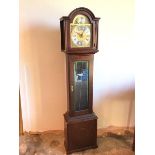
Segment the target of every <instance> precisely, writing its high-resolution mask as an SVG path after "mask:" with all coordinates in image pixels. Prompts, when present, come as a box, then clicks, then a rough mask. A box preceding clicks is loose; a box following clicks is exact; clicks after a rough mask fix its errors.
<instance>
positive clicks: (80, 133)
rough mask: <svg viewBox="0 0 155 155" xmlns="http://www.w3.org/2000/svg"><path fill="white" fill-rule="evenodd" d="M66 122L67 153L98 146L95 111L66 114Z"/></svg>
mask: <svg viewBox="0 0 155 155" xmlns="http://www.w3.org/2000/svg"><path fill="white" fill-rule="evenodd" d="M64 123H65V129H64V134H65V142H64V143H65V148H66V152H67V154H69V153H73V152H78V151H82V150H86V149H90V148H97V116H96V115H95V114H94V113H92V114H86V115H81V116H74V117H69V116H68V114H65V115H64Z"/></svg>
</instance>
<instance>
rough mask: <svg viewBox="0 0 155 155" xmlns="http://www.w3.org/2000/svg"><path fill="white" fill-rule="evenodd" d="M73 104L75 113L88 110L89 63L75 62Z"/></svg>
mask: <svg viewBox="0 0 155 155" xmlns="http://www.w3.org/2000/svg"><path fill="white" fill-rule="evenodd" d="M72 103H73V104H72V105H73V110H74V111H80V110H85V109H88V61H75V62H74V84H73V89H72Z"/></svg>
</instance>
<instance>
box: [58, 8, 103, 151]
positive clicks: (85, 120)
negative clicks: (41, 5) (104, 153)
mask: <svg viewBox="0 0 155 155" xmlns="http://www.w3.org/2000/svg"><path fill="white" fill-rule="evenodd" d="M99 19H100V18H96V17H95V16H94V14H93V13H92V12H91V11H90V10H89V9H87V8H84V7H80V8H77V9H75V10H73V11H72V12H71V13H70V14H69V16H63V17H62V18H61V19H60V29H61V50H62V51H63V52H64V53H65V55H66V76H67V112H66V113H65V114H64V138H65V141H64V145H65V148H66V152H67V153H73V152H76V151H82V150H86V149H90V148H96V147H97V116H96V115H95V113H94V112H93V108H92V106H93V60H94V54H95V53H96V52H98V23H99Z"/></svg>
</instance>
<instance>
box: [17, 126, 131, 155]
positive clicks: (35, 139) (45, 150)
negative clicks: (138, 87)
mask: <svg viewBox="0 0 155 155" xmlns="http://www.w3.org/2000/svg"><path fill="white" fill-rule="evenodd" d="M97 141H98V148H97V149H90V150H85V151H82V152H77V153H73V154H72V155H134V152H133V151H132V144H133V129H129V130H126V129H125V128H116V127H115V128H114V127H110V128H107V129H100V130H98V139H97ZM63 144H64V137H63V131H49V132H44V133H37V134H36V133H35V134H34V133H25V134H24V135H22V136H20V146H19V152H20V155H65V154H66V153H65V148H64V145H63Z"/></svg>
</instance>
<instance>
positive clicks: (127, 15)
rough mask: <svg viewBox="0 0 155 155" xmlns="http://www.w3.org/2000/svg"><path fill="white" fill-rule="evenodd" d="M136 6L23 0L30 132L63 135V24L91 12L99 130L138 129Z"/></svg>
mask: <svg viewBox="0 0 155 155" xmlns="http://www.w3.org/2000/svg"><path fill="white" fill-rule="evenodd" d="M133 2H134V1H133V0H108V1H101V0H96V1H90V0H85V1H83V0H78V1H73V0H66V1H65V0H55V1H51V0H44V1H42V0H33V1H32V0H26V1H25V0H21V1H20V90H21V102H22V113H23V128H24V130H26V131H45V130H55V129H63V113H64V112H65V111H66V83H65V82H66V79H65V78H66V75H65V74H66V71H65V55H64V53H62V52H61V50H60V48H61V47H60V27H59V18H60V17H62V16H67V15H68V14H69V13H70V12H71V11H72V10H73V9H75V8H77V7H87V8H89V9H90V10H91V11H92V12H93V13H94V14H95V16H97V17H100V18H101V20H100V23H99V53H97V54H95V60H94V111H95V112H96V113H97V115H98V117H99V119H98V128H102V127H106V126H111V125H115V126H133V125H134V62H133V57H134V53H133V51H134V50H133V49H132V45H133V37H134V36H133V24H134V3H133Z"/></svg>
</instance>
